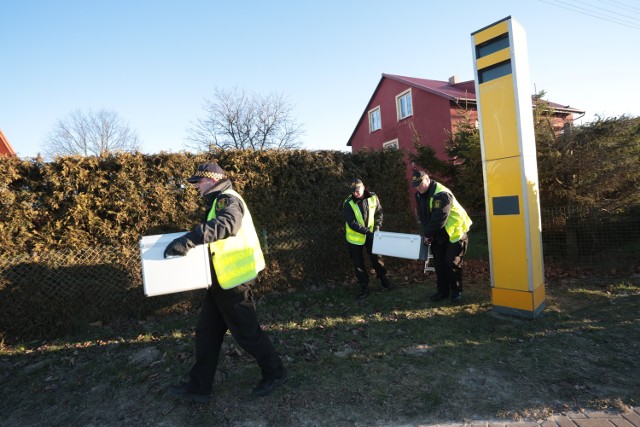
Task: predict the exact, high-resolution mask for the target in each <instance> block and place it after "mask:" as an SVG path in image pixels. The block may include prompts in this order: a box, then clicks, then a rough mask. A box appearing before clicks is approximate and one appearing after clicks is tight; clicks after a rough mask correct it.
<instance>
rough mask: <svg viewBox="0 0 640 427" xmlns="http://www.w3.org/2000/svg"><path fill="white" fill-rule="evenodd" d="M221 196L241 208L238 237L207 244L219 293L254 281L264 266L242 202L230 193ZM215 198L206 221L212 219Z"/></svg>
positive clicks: (238, 196) (241, 199)
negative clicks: (237, 201) (230, 196)
mask: <svg viewBox="0 0 640 427" xmlns="http://www.w3.org/2000/svg"><path fill="white" fill-rule="evenodd" d="M221 194H231V195H233V196H235V197H237V198H238V199H240V201H241V202H242V206H243V208H244V215H243V217H242V224H241V225H240V230H239V231H238V234H236V235H235V236H229V237H227V238H226V239H221V240H216V241H215V242H212V243H209V252H210V254H211V260H212V261H213V268H214V269H215V272H216V277H217V278H218V283H219V284H220V287H221V288H222V289H231V288H235V287H236V286H238V285H241V284H242V283H245V282H248V281H249V280H251V279H254V278H256V277H257V276H258V272H260V271H262V270H264V267H265V262H264V255H263V254H262V249H261V248H260V240H259V239H258V234H257V233H256V229H255V227H254V225H253V220H252V218H251V213H250V212H249V208H247V204H246V203H245V201H244V199H243V198H242V197H241V196H240V195H239V194H238V193H236V192H235V191H234V190H225V191H223V192H222V193H221ZM219 197H220V196H218V197H216V199H215V200H214V201H213V204H212V205H211V210H210V211H209V214H208V215H207V221H209V220H211V219H213V218H215V217H216V205H217V204H218V198H219Z"/></svg>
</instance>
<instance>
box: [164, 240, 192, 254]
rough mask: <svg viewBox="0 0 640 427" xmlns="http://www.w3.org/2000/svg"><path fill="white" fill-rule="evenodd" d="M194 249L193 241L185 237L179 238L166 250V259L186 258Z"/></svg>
mask: <svg viewBox="0 0 640 427" xmlns="http://www.w3.org/2000/svg"><path fill="white" fill-rule="evenodd" d="M193 247H195V245H194V244H193V242H192V241H191V240H189V239H187V238H186V237H185V236H182V237H178V238H177V239H175V240H174V241H173V242H171V243H169V244H168V245H167V248H166V249H165V250H164V257H165V258H168V257H170V256H185V255H186V254H187V252H189V249H191V248H193Z"/></svg>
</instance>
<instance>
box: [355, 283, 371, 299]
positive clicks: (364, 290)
mask: <svg viewBox="0 0 640 427" xmlns="http://www.w3.org/2000/svg"><path fill="white" fill-rule="evenodd" d="M368 296H369V284H368V283H364V282H360V293H359V294H358V296H357V298H358V299H365V298H366V297H368Z"/></svg>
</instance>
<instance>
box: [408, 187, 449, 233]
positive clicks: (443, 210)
mask: <svg viewBox="0 0 640 427" xmlns="http://www.w3.org/2000/svg"><path fill="white" fill-rule="evenodd" d="M436 185H437V183H436V181H434V180H431V183H430V184H429V188H428V189H427V191H425V192H424V194H420V193H419V192H417V191H416V208H417V210H418V219H419V220H420V225H421V227H422V235H423V236H424V237H427V238H429V239H432V240H433V241H434V242H436V243H439V244H444V243H446V242H448V241H449V235H448V234H447V232H446V230H445V229H444V226H445V224H446V223H447V219H449V213H450V212H451V204H452V201H453V194H451V193H449V192H448V191H441V192H439V193H438V194H436V195H435V196H434V193H435V191H436ZM430 199H433V204H432V208H429V201H430Z"/></svg>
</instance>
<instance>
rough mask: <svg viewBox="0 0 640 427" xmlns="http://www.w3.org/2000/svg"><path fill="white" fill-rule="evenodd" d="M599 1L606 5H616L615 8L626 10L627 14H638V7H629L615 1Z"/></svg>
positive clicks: (639, 9)
mask: <svg viewBox="0 0 640 427" xmlns="http://www.w3.org/2000/svg"><path fill="white" fill-rule="evenodd" d="M600 1H603V2H606V3H609V4H613V5H617V6H619V7H621V8H622V9H626V10H628V11H629V12H632V13H637V14H640V7H634V6H631V5H628V4H624V3H622V2H620V1H616V0H600Z"/></svg>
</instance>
